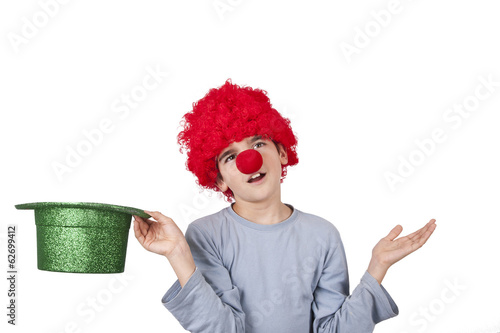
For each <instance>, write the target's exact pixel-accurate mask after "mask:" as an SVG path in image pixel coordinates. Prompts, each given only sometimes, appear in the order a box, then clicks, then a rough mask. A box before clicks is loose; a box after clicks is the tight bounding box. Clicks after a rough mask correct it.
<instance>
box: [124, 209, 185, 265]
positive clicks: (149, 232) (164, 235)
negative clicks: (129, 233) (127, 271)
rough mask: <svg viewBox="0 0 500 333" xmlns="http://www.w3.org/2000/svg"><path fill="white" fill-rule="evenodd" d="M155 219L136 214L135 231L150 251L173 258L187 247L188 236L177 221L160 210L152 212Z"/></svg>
mask: <svg viewBox="0 0 500 333" xmlns="http://www.w3.org/2000/svg"><path fill="white" fill-rule="evenodd" d="M144 212H146V213H147V214H149V215H151V216H152V217H153V218H154V220H151V219H143V218H141V217H139V216H136V215H134V233H135V237H136V238H137V240H138V241H139V243H141V245H142V246H143V247H144V248H145V249H146V250H148V251H150V252H153V253H157V254H160V255H163V256H166V257H167V258H171V257H173V256H175V255H176V254H180V252H182V251H185V249H186V245H187V242H186V238H185V237H184V234H183V233H182V231H181V230H180V229H179V227H178V226H177V225H176V224H175V222H174V221H173V220H172V219H171V218H169V217H167V216H165V215H163V214H162V213H160V212H150V211H147V210H145V211H144Z"/></svg>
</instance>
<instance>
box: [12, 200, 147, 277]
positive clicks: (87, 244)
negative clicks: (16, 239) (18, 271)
mask: <svg viewBox="0 0 500 333" xmlns="http://www.w3.org/2000/svg"><path fill="white" fill-rule="evenodd" d="M15 207H16V208H17V209H34V210H35V224H36V238H37V257H38V269H40V270H46V271H54V272H71V273H121V272H123V271H124V267H125V257H126V253H127V241H128V232H129V229H130V222H131V220H132V215H137V216H140V217H143V218H149V217H150V215H148V214H146V213H144V211H142V210H140V209H137V208H132V207H125V206H116V205H108V204H103V203H92V202H35V203H26V204H20V205H16V206H15Z"/></svg>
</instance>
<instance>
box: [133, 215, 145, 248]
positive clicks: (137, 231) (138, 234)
mask: <svg viewBox="0 0 500 333" xmlns="http://www.w3.org/2000/svg"><path fill="white" fill-rule="evenodd" d="M134 235H135V238H137V240H138V241H139V243H141V244H143V243H144V235H143V234H142V232H141V229H140V227H139V221H138V220H135V219H134Z"/></svg>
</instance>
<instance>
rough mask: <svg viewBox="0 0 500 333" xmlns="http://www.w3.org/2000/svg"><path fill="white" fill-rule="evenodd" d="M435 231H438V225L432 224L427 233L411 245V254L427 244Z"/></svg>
mask: <svg viewBox="0 0 500 333" xmlns="http://www.w3.org/2000/svg"><path fill="white" fill-rule="evenodd" d="M435 229H436V225H435V224H432V225H430V226H429V228H428V230H426V231H425V233H424V234H423V235H421V236H420V238H417V239H415V240H413V241H412V243H411V245H410V248H411V252H413V251H416V250H417V249H419V248H421V247H422V246H423V245H424V244H425V243H426V242H427V240H428V239H429V237H431V235H432V233H433V232H434V230H435ZM411 252H410V253H411Z"/></svg>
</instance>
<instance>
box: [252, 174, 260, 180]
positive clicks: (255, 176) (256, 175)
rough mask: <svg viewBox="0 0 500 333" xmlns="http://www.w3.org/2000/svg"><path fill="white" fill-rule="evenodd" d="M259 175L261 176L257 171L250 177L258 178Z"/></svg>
mask: <svg viewBox="0 0 500 333" xmlns="http://www.w3.org/2000/svg"><path fill="white" fill-rule="evenodd" d="M259 176H260V173H257V174H255V175H253V176H252V178H250V179H254V178H257V177H259Z"/></svg>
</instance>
